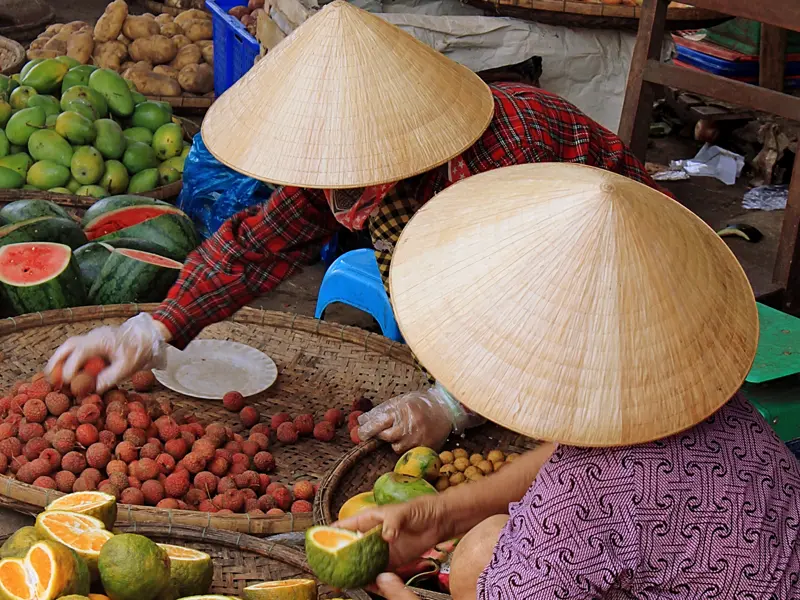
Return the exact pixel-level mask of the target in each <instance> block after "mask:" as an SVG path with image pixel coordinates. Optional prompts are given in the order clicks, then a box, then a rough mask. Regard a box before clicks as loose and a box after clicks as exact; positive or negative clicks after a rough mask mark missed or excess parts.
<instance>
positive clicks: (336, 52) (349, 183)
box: [202, 0, 494, 189]
mask: <svg viewBox="0 0 800 600" xmlns="http://www.w3.org/2000/svg"><path fill="white" fill-rule="evenodd" d="M493 114H494V101H493V99H492V94H491V91H490V90H489V87H488V86H487V85H486V84H485V83H484V82H483V81H482V80H481V79H480V78H479V77H478V76H477V75H475V74H474V73H473V72H472V71H470V70H469V69H467V68H466V67H463V66H461V65H459V64H458V63H455V62H453V61H452V60H450V59H448V58H446V57H444V56H443V55H442V54H440V53H438V52H436V51H435V50H433V49H431V48H429V47H428V46H426V45H425V44H423V43H422V42H419V41H417V40H416V39H415V38H413V37H412V36H410V35H409V34H407V33H405V32H404V31H402V30H401V29H399V28H397V27H395V26H394V25H392V24H390V23H387V22H386V21H384V20H383V19H380V18H379V17H376V16H374V15H371V14H370V13H368V12H366V11H364V10H361V9H359V8H356V7H355V6H353V5H352V4H348V3H347V2H344V1H343V0H336V1H335V2H333V3H331V4H329V5H328V6H326V7H325V8H323V9H322V10H321V11H319V12H318V13H317V14H315V15H314V16H313V17H311V18H310V19H309V20H308V21H306V22H305V23H304V24H303V25H302V26H300V27H299V28H298V29H297V30H295V31H294V32H293V33H292V35H290V36H289V37H288V38H286V39H285V40H284V41H283V42H281V43H280V44H279V45H278V46H277V47H276V48H274V49H273V50H271V51H270V52H269V53H268V54H267V55H266V56H265V57H264V58H262V59H261V60H260V61H258V62H257V63H256V65H255V66H254V67H253V68H252V69H250V71H248V73H247V74H246V75H245V76H244V77H242V78H241V79H240V80H239V81H238V82H237V83H236V84H235V85H233V86H232V87H231V88H230V89H229V90H228V91H226V92H225V93H224V94H223V95H222V96H221V97H220V98H218V99H217V101H216V102H214V104H213V105H212V107H211V108H210V109H209V111H208V113H207V115H206V117H205V119H204V120H203V127H202V134H203V141H204V142H205V144H206V146H207V147H208V149H209V151H210V152H211V154H213V155H214V156H215V157H216V158H217V159H218V160H219V161H220V162H222V163H224V164H226V165H228V166H229V167H231V168H232V169H234V170H236V171H238V172H240V173H244V174H245V175H249V176H250V177H254V178H256V179H260V180H263V181H269V182H272V183H277V184H283V185H293V186H299V187H309V188H329V189H336V188H355V187H362V186H368V185H378V184H383V183H390V182H394V181H399V180H401V179H405V178H407V177H411V176H413V175H417V174H419V173H423V172H425V171H428V170H430V169H432V168H434V167H436V166H438V165H441V164H444V163H445V162H447V161H448V160H450V159H451V158H453V157H455V156H458V155H459V154H461V153H462V152H463V151H464V150H466V149H467V148H469V147H470V146H471V145H472V144H474V143H475V141H476V140H477V139H478V138H479V137H480V136H481V135H482V134H483V132H484V131H485V130H486V128H487V127H488V125H489V122H490V120H491V118H492V115H493Z"/></svg>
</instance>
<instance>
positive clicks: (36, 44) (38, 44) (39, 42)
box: [29, 37, 188, 50]
mask: <svg viewBox="0 0 800 600" xmlns="http://www.w3.org/2000/svg"><path fill="white" fill-rule="evenodd" d="M187 39H188V38H187ZM49 41H50V38H49V37H38V38H36V39H35V40H33V41H32V42H31V45H30V46H29V49H30V50H41V49H42V48H44V45H45V44H46V43H47V42H49Z"/></svg>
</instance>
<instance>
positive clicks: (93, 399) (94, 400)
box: [80, 394, 104, 412]
mask: <svg viewBox="0 0 800 600" xmlns="http://www.w3.org/2000/svg"><path fill="white" fill-rule="evenodd" d="M84 404H94V405H95V406H96V407H97V408H99V409H100V410H101V412H102V409H103V407H104V405H103V399H102V398H101V397H100V396H98V395H97V394H89V395H88V396H86V397H85V398H84V399H83V400H81V404H80V405H81V406H83V405H84Z"/></svg>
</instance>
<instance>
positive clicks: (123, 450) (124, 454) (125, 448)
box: [114, 442, 139, 464]
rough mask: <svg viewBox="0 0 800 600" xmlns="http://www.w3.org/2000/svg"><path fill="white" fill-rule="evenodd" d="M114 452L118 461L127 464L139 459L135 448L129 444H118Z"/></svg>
mask: <svg viewBox="0 0 800 600" xmlns="http://www.w3.org/2000/svg"><path fill="white" fill-rule="evenodd" d="M114 452H115V454H116V455H117V458H118V459H119V460H121V461H123V462H126V463H128V464H130V463H132V462H133V461H135V460H136V459H137V458H138V457H139V452H138V451H137V450H136V446H134V445H133V444H131V443H130V442H120V443H119V444H117V447H116V448H115V450H114Z"/></svg>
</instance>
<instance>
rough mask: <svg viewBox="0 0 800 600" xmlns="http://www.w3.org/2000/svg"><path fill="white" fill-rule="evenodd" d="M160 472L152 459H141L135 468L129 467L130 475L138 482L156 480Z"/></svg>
mask: <svg viewBox="0 0 800 600" xmlns="http://www.w3.org/2000/svg"><path fill="white" fill-rule="evenodd" d="M160 472H161V468H160V467H159V466H158V463H157V462H156V461H155V460H154V459H152V458H142V459H140V460H139V462H137V463H136V466H135V467H133V466H131V475H133V476H134V477H136V479H138V480H139V481H147V480H148V479H156V478H157V477H158V474H159V473H160Z"/></svg>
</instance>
